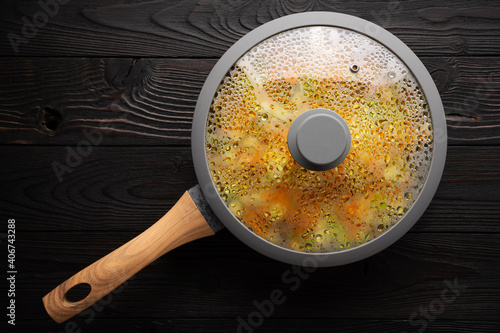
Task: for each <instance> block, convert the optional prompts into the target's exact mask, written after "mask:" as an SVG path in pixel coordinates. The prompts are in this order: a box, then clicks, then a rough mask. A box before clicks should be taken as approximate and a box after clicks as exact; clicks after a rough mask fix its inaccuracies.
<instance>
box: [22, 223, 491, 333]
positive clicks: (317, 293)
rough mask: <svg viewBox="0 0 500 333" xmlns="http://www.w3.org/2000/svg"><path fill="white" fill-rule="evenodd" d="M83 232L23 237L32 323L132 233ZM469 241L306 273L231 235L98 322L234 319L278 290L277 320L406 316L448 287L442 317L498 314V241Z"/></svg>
mask: <svg viewBox="0 0 500 333" xmlns="http://www.w3.org/2000/svg"><path fill="white" fill-rule="evenodd" d="M80 234H81V233H76V232H57V233H53V232H37V233H34V232H26V233H24V234H23V238H22V239H20V240H19V244H18V245H19V249H20V252H19V254H18V257H19V264H20V265H21V264H23V263H25V262H26V263H28V262H29V263H30V264H29V265H28V266H23V274H22V276H19V280H18V282H17V285H18V288H19V289H20V290H23V293H26V294H29V295H32V296H31V297H30V299H25V300H24V301H23V302H22V304H19V306H20V307H21V306H22V308H23V309H24V311H26V313H29V314H30V315H29V318H31V319H43V318H46V317H45V316H46V314H45V313H44V310H43V307H42V304H41V302H33V301H31V300H33V299H36V298H37V297H38V296H40V297H42V296H43V295H44V294H45V293H46V292H47V291H49V290H51V289H52V288H53V287H54V282H55V281H58V280H63V279H64V278H66V277H67V276H68V274H71V272H74V271H77V270H78V269H80V268H83V267H85V266H86V265H87V264H89V263H91V262H93V261H94V260H96V258H99V257H100V256H102V255H104V254H106V253H107V252H108V251H110V250H112V249H113V248H115V247H118V246H120V245H121V243H122V242H126V241H127V240H128V239H130V238H131V237H133V233H131V232H87V233H86V236H87V238H86V239H82V238H81V237H80V236H79V235H80ZM47 238H49V239H50V241H51V248H48V247H47ZM464 239H465V238H464V235H463V234H457V233H452V232H448V233H418V234H414V233H413V234H406V235H405V236H403V237H402V238H401V239H400V240H399V241H398V242H396V243H395V244H394V245H392V246H391V247H389V248H388V249H386V250H384V251H382V252H380V253H378V254H376V255H374V256H372V257H370V258H368V259H365V260H363V261H360V262H357V263H353V264H349V265H344V266H339V267H330V268H321V269H317V270H315V271H314V270H310V271H305V270H303V269H300V270H297V269H294V268H293V267H292V266H290V265H287V264H283V263H280V262H276V261H274V260H272V259H269V258H267V257H265V256H263V255H261V254H259V253H257V252H255V251H253V250H252V249H250V248H248V247H247V246H245V245H244V244H243V243H241V242H240V241H238V240H237V239H236V238H235V237H234V236H233V235H231V234H230V233H229V232H228V231H227V230H223V231H221V232H220V233H218V234H217V235H216V236H214V237H210V238H206V239H200V240H198V241H195V242H192V243H189V244H186V245H183V246H182V247H179V248H177V249H175V250H174V251H172V252H169V253H167V254H166V255H165V256H163V257H161V258H160V259H158V260H157V261H155V262H154V263H153V264H152V265H150V266H148V267H146V268H145V269H144V270H143V271H141V272H140V273H139V274H137V275H136V277H135V278H133V279H132V280H130V281H129V282H128V283H127V284H126V285H124V286H123V287H122V288H120V290H119V291H118V292H116V293H112V294H111V296H109V298H105V299H104V301H103V302H102V304H101V308H100V310H97V309H95V310H96V311H95V312H96V318H110V319H111V318H114V319H120V318H123V319H126V318H127V316H130V314H131V313H133V316H134V318H136V319H139V318H150V319H160V318H163V319H170V318H234V319H236V317H238V316H242V317H246V316H248V314H249V313H250V312H252V311H255V310H256V308H255V304H254V301H258V302H262V301H264V300H266V299H269V295H270V293H271V292H272V291H273V290H274V289H279V290H281V291H282V292H283V296H284V297H285V298H286V301H285V302H283V303H282V304H280V305H279V306H276V311H275V313H274V314H273V318H282V319H285V318H287V319H288V318H324V319H326V318H330V319H332V320H335V319H342V318H351V319H357V318H364V319H375V318H380V319H391V320H394V319H399V320H408V317H409V316H410V315H411V314H412V313H413V312H414V311H418V310H419V308H420V307H424V308H425V307H428V306H429V304H430V303H431V302H432V301H433V300H435V299H438V300H439V299H440V297H441V292H442V290H444V289H446V288H447V286H448V284H449V283H452V285H454V286H456V287H454V288H455V289H456V290H457V292H456V296H457V297H456V298H455V299H454V301H453V302H450V303H448V304H446V309H445V310H444V311H443V312H442V313H440V314H439V316H438V317H439V319H440V320H446V319H456V320H460V319H466V318H473V319H474V320H491V319H493V318H498V317H495V316H496V315H498V313H499V311H500V290H499V288H498V286H499V285H498V281H499V280H500V270H499V268H500V258H499V257H498V252H499V250H500V235H499V234H477V233H469V234H467V240H468V241H467V242H465V241H464ZM446 280H448V281H449V283H448V282H446ZM304 303H307V306H304ZM353 309H355V311H353ZM79 317H80V318H88V317H89V313H86V314H82V315H81V316H79ZM77 318H78V317H77ZM409 328H411V326H410V327H409Z"/></svg>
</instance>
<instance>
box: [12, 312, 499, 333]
mask: <svg viewBox="0 0 500 333" xmlns="http://www.w3.org/2000/svg"><path fill="white" fill-rule="evenodd" d="M101 317H104V315H103V316H101ZM304 322H307V324H305V323H304ZM68 323H69V324H68ZM73 323H74V324H73ZM66 325H68V327H69V328H71V329H72V328H73V325H75V326H74V327H75V330H78V329H80V330H81V331H82V332H92V333H108V332H122V333H137V332H154V333H174V332H175V333H193V332H205V333H221V332H237V331H236V330H237V329H238V326H239V323H238V321H237V320H236V318H178V317H176V318H165V317H161V318H155V319H142V318H141V319H130V318H126V319H114V320H113V319H101V318H95V319H94V320H92V321H90V320H88V322H86V321H85V319H84V318H76V319H75V320H71V321H69V322H67V323H65V324H62V325H58V324H56V323H50V322H49V321H48V320H30V321H23V322H21V323H19V324H18V325H16V332H17V333H32V332H33V330H34V329H35V328H36V329H37V331H39V332H42V331H43V332H53V333H63V332H65V329H66ZM303 325H308V326H314V333H331V332H343V333H359V330H360V328H362V329H363V332H366V333H378V332H416V330H417V329H420V328H422V324H421V323H417V324H414V325H413V326H412V325H411V324H410V323H409V321H408V320H391V319H364V318H356V320H355V322H354V320H353V319H343V318H336V319H335V322H333V320H332V319H329V318H328V319H323V318H311V319H307V320H305V319H303V318H275V317H273V316H271V317H269V318H265V319H264V321H263V322H262V324H261V325H259V326H258V327H255V328H256V329H257V328H258V330H255V332H259V333H260V332H262V333H276V332H287V333H303V332H304V326H303ZM426 328H427V330H429V331H430V332H436V333H449V332H457V333H465V332H474V333H497V332H498V322H497V321H474V320H446V319H435V320H434V321H432V322H430V323H429V324H428V325H427V327H426ZM250 329H252V327H251V328H250ZM66 332H67V331H66ZM241 332H248V331H245V330H244V329H242V330H241Z"/></svg>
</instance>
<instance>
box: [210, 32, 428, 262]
mask: <svg viewBox="0 0 500 333" xmlns="http://www.w3.org/2000/svg"><path fill="white" fill-rule="evenodd" d="M311 110H313V111H315V110H326V112H327V115H328V112H331V113H335V117H337V118H341V120H342V122H345V124H346V126H347V127H346V133H347V135H348V136H349V135H350V137H349V138H348V139H349V140H350V146H347V148H346V150H345V154H344V155H342V156H341V158H340V159H338V158H337V160H338V161H337V163H335V165H336V166H335V167H332V168H329V169H328V170H325V171H314V170H312V169H314V168H308V165H305V164H304V163H299V162H298V161H297V160H296V158H294V157H295V155H294V154H292V153H291V152H290V146H291V145H290V142H289V140H290V138H289V137H288V135H289V130H290V128H291V127H292V124H293V123H294V121H295V120H296V118H298V117H299V116H300V115H302V114H305V112H308V111H309V112H311ZM322 112H324V111H322ZM339 116H340V117H339ZM332 122H333V120H332ZM320 123H321V122H319V121H316V122H308V124H309V125H308V126H307V128H308V129H307V131H308V132H307V135H309V136H314V133H315V129H316V128H317V129H318V131H323V133H327V130H326V132H325V130H324V129H322V130H321V129H320V128H328V127H327V126H326V125H325V126H326V127H325V126H320V125H319V124H320ZM314 124H317V125H314ZM295 127H298V126H295ZM302 127H304V128H306V127H305V126H302ZM302 127H301V128H302ZM206 128H207V132H206V136H205V141H206V155H207V159H208V165H209V169H210V172H211V175H212V179H213V182H214V184H215V188H216V189H217V191H218V193H219V195H220V196H221V198H222V200H223V201H224V202H225V204H226V205H227V207H228V208H229V210H230V211H231V212H232V213H233V214H234V216H235V217H236V218H237V219H238V220H239V221H240V222H241V223H243V224H244V225H245V226H246V227H247V228H248V229H250V230H251V231H253V232H254V233H256V234H257V235H259V236H260V237H262V238H264V239H266V240H268V241H269V242H271V243H274V244H276V245H279V246H282V247H284V248H287V249H291V250H296V251H304V252H316V253H321V252H335V251H341V250H344V249H348V248H352V247H355V246H359V245H361V244H363V243H366V242H369V241H370V240H372V239H374V238H376V237H377V236H379V235H380V234H382V233H384V232H386V231H387V230H388V229H390V228H391V227H392V226H393V225H395V224H396V223H397V222H398V221H399V220H400V219H401V218H402V217H403V216H404V215H405V213H406V212H407V211H408V209H409V208H410V207H411V206H412V205H413V204H414V203H415V201H416V199H417V197H418V195H419V193H420V191H421V189H422V188H423V185H424V182H425V180H426V179H427V174H428V171H429V168H430V164H431V157H432V143H433V128H432V120H431V117H430V113H429V109H428V105H427V103H426V99H425V96H424V95H423V92H422V90H421V89H420V87H419V84H418V82H417V80H416V79H415V77H414V76H413V74H412V73H411V72H410V70H409V69H408V68H407V66H406V65H405V64H404V63H403V62H402V61H401V60H400V59H399V58H398V57H397V56H396V55H395V54H393V53H392V52H391V51H390V50H388V49H387V48H386V47H385V46H383V45H381V44H380V43H378V42H377V41H375V40H373V39H371V38H369V37H367V36H364V35H362V34H359V33H356V32H353V31H350V30H345V29H341V28H336V27H327V26H313V27H303V28H297V29H292V30H288V31H285V32H282V33H279V34H277V35H274V36H272V37H271V38H268V39H266V40H264V41H262V42H261V43H259V44H258V45H256V46H255V47H253V48H252V49H251V50H249V51H248V52H247V53H246V54H245V55H243V56H242V57H241V58H240V59H239V60H238V61H237V62H236V63H235V64H234V65H233V66H232V68H231V69H230V70H229V72H228V73H227V75H226V76H225V77H224V79H223V81H222V82H221V84H220V86H219V88H218V89H217V93H216V94H215V96H214V97H213V100H212V105H211V107H210V111H209V114H208V119H207V126H206ZM332 130H336V129H334V128H333V129H332ZM304 131H306V130H305V129H304ZM302 136H305V134H303V135H302ZM323 137H324V138H326V140H329V139H328V138H330V137H332V138H336V137H338V136H335V135H334V136H328V135H323V136H318V138H323ZM335 141H336V140H333V139H332V142H329V143H328V144H324V145H323V146H325V147H328V146H330V145H332V146H334V145H335V144H336V142H335ZM307 143H308V144H309V146H307V147H310V141H308V142H307ZM299 146H300V145H299ZM299 148H300V147H299ZM310 149H312V148H303V149H302V150H303V151H304V154H305V155H307V154H308V151H309V150H310ZM339 151H340V150H339ZM292 155H293V156H292ZM339 156H340V155H339ZM337 157H338V156H337ZM339 163H340V164H339Z"/></svg>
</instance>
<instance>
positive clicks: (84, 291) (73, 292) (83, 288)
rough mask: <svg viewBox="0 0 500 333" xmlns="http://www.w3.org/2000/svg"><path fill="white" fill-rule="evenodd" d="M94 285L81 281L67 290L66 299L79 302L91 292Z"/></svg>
mask: <svg viewBox="0 0 500 333" xmlns="http://www.w3.org/2000/svg"><path fill="white" fill-rule="evenodd" d="M91 290H92V287H91V286H90V284H88V283H79V284H77V285H75V286H73V287H71V289H70V290H68V291H67V292H66V299H67V300H68V301H70V302H79V301H81V300H83V299H85V297H87V296H88V295H89V294H90V291H91Z"/></svg>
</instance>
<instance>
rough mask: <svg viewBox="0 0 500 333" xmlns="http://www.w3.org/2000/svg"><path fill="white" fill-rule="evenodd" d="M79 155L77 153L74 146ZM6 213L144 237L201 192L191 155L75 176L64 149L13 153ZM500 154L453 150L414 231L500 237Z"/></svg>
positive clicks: (36, 226) (137, 152)
mask: <svg viewBox="0 0 500 333" xmlns="http://www.w3.org/2000/svg"><path fill="white" fill-rule="evenodd" d="M73 148H74V149H75V150H76V149H77V148H76V147H73ZM2 149H3V152H4V154H5V156H8V157H9V160H8V161H6V163H5V164H4V166H3V167H2V174H1V175H0V186H1V188H3V189H6V190H4V191H1V192H0V204H1V205H2V207H1V209H2V211H3V212H4V213H5V214H8V215H9V216H16V217H17V219H18V224H17V228H18V229H19V230H20V231H43V230H58V231H63V230H64V231H71V230H80V231H89V230H134V231H142V230H145V229H146V228H147V227H148V226H150V225H151V224H152V223H153V222H155V221H156V220H158V219H159V218H160V217H161V216H162V215H163V214H165V212H166V211H167V210H168V209H169V208H170V207H172V206H173V205H174V203H175V202H176V201H177V200H178V198H180V196H181V195H182V193H184V191H186V190H187V189H188V188H190V187H192V186H194V185H195V184H196V183H197V181H196V175H195V172H194V167H193V164H192V159H191V151H190V149H189V148H182V147H147V149H146V148H145V147H102V146H100V147H97V148H94V149H93V150H92V152H91V154H90V155H88V156H87V157H85V158H83V157H82V161H81V164H80V165H77V166H74V167H72V168H71V172H69V171H68V172H65V173H62V174H61V178H62V182H59V179H58V177H57V175H56V173H55V172H54V169H53V167H52V163H53V162H54V161H55V162H58V163H61V164H63V165H66V158H67V156H68V151H67V149H66V148H65V147H62V146H55V147H36V146H26V147H25V146H21V147H17V146H13V147H11V146H6V147H2ZM499 161H500V147H451V148H450V149H449V152H448V156H447V162H446V165H445V171H444V175H443V178H442V180H441V183H440V186H439V188H438V191H437V193H436V196H435V197H434V199H433V201H432V202H431V204H430V206H429V207H428V209H427V211H426V212H425V213H424V215H423V217H422V218H421V219H420V221H419V222H418V223H417V224H416V225H415V226H414V227H413V229H412V231H413V232H428V231H433V232H450V231H451V232H481V233H490V232H499V231H500V218H499V216H500V194H499V193H500V192H499V191H498V189H499V188H500V168H499V167H498V165H499Z"/></svg>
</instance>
